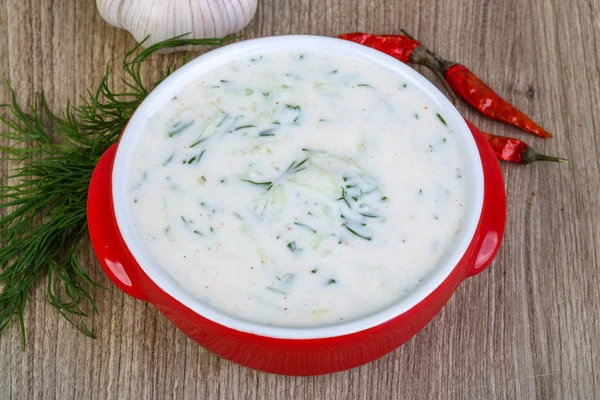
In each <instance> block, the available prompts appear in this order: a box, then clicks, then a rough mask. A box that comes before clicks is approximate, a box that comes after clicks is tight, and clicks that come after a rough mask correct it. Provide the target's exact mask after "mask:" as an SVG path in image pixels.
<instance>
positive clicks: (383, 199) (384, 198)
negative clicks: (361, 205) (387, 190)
mask: <svg viewBox="0 0 600 400" xmlns="http://www.w3.org/2000/svg"><path fill="white" fill-rule="evenodd" d="M388 200H389V199H388V198H387V197H385V196H383V197H382V198H381V201H388Z"/></svg>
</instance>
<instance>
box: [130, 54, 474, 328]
mask: <svg viewBox="0 0 600 400" xmlns="http://www.w3.org/2000/svg"><path fill="white" fill-rule="evenodd" d="M463 159H464V157H463V156H462V154H461V151H460V148H459V146H458V142H457V141H456V140H455V138H454V134H453V127H452V126H449V124H448V123H447V122H446V120H445V119H444V115H442V113H441V111H440V109H439V108H438V106H437V105H436V104H435V103H433V102H432V101H431V100H430V98H429V97H427V96H426V95H425V94H424V93H423V92H421V90H420V89H418V88H417V87H415V86H414V85H412V84H411V83H409V82H406V81H403V79H402V77H401V76H399V75H398V74H396V73H393V72H391V71H389V70H386V69H385V68H384V67H381V66H378V65H376V64H373V63H368V62H365V61H362V60H359V59H355V58H352V57H350V56H345V55H339V54H338V55H336V54H327V53H323V52H319V51H314V52H297V51H276V52H270V53H269V52H266V53H262V54H258V55H254V56H251V57H242V58H239V59H231V60H230V61H229V62H227V63H225V64H223V65H221V66H219V67H218V68H215V69H213V70H211V71H209V72H208V73H205V74H202V75H201V76H198V77H197V78H196V80H194V81H191V82H190V83H189V84H188V85H187V86H186V87H185V88H184V89H183V90H181V91H180V92H179V93H178V94H177V95H176V96H174V97H172V98H171V99H170V101H169V102H168V103H167V104H166V105H165V106H164V107H161V108H160V109H158V110H156V112H155V113H154V114H153V115H151V116H150V117H149V118H148V119H147V120H145V122H144V123H143V126H142V131H141V133H140V134H138V135H137V137H136V139H135V143H134V144H133V146H132V150H131V154H130V161H129V165H128V171H127V173H128V176H127V185H128V186H127V187H128V193H127V196H128V197H127V205H126V208H127V212H128V214H129V215H130V216H131V217H130V218H131V220H132V223H133V226H134V228H135V232H136V235H137V237H138V238H139V239H140V241H141V243H142V245H143V247H144V250H145V251H146V252H147V253H148V254H149V255H150V257H151V258H152V259H153V261H154V262H155V263H156V264H157V265H158V266H159V267H160V268H161V269H162V270H163V271H164V272H165V273H166V274H168V275H169V276H170V277H171V278H172V279H173V281H174V282H176V283H177V284H178V285H179V286H180V287H181V288H182V290H184V291H186V292H187V293H188V294H190V295H191V296H193V297H195V298H196V299H198V300H199V301H201V302H202V303H204V304H205V305H207V306H209V307H213V308H214V309H216V310H219V311H221V312H224V313H226V314H228V315H230V316H232V317H235V318H238V319H241V320H245V321H250V322H255V323H260V324H266V325H272V326H280V327H316V326H327V325H334V324H339V323H343V322H348V321H352V320H356V319H358V318H361V317H364V316H366V315H370V314H373V313H374V312H377V311H380V310H382V309H384V308H386V307H389V306H391V305H393V304H395V303H397V302H398V301H400V300H401V299H402V298H404V297H405V296H407V295H408V294H409V293H411V291H413V290H414V289H415V288H417V287H418V286H419V285H420V282H421V281H422V280H423V279H426V277H427V276H428V274H430V273H432V272H433V271H435V269H436V267H437V266H438V265H439V264H440V263H441V260H443V259H444V257H445V256H446V255H447V253H448V252H449V251H451V250H452V248H453V246H454V244H455V241H456V238H457V236H458V234H459V232H460V231H461V226H462V221H463V219H464V216H465V208H466V206H465V204H464V203H465V202H466V201H467V184H466V182H465V181H466V179H463V172H464V166H465V164H464V161H463Z"/></svg>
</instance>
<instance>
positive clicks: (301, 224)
mask: <svg viewBox="0 0 600 400" xmlns="http://www.w3.org/2000/svg"><path fill="white" fill-rule="evenodd" d="M294 225H298V226H301V227H303V228H306V229H308V230H309V231H311V232H312V233H317V230H316V229H314V228H311V227H310V226H308V225H306V224H303V223H302V222H294Z"/></svg>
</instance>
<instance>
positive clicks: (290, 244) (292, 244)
mask: <svg viewBox="0 0 600 400" xmlns="http://www.w3.org/2000/svg"><path fill="white" fill-rule="evenodd" d="M287 248H288V249H290V250H291V251H292V252H295V251H296V250H298V247H297V246H296V242H289V243H288V244H287Z"/></svg>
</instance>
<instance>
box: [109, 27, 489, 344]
mask: <svg viewBox="0 0 600 400" xmlns="http://www.w3.org/2000/svg"><path fill="white" fill-rule="evenodd" d="M285 50H298V51H311V50H312V51H321V52H335V53H338V54H343V55H346V56H350V57H353V58H357V59H360V60H365V61H369V62H372V63H375V64H378V65H380V66H383V67H385V68H387V69H388V70H390V71H392V72H394V73H396V74H398V75H400V76H402V77H403V78H404V79H405V80H406V81H407V82H410V83H411V84H412V85H414V86H416V87H418V88H420V90H421V91H422V92H423V93H425V95H426V96H428V97H429V98H430V99H431V101H432V102H433V103H435V104H436V105H437V106H439V107H440V109H441V110H442V111H443V115H444V118H445V119H446V121H447V122H448V124H449V125H450V126H452V127H453V128H454V134H455V136H456V140H457V141H458V143H459V145H460V147H461V149H462V151H463V155H464V158H465V167H466V178H467V181H468V184H469V187H468V199H467V212H466V215H465V218H464V221H463V226H462V231H461V233H460V234H459V235H458V238H457V240H456V245H455V247H454V249H453V250H452V251H450V252H449V253H448V254H447V256H446V257H445V259H444V260H443V262H442V263H441V265H439V266H438V268H436V269H435V270H434V271H433V272H432V273H431V274H429V275H428V276H427V277H426V278H425V279H424V280H423V282H422V284H421V285H420V286H419V287H418V288H416V289H415V290H414V291H413V292H412V293H410V294H409V295H407V296H406V297H404V298H403V299H402V300H400V301H398V302H397V303H396V304H394V305H392V306H391V307H388V308H386V309H383V310H381V311H379V312H377V313H374V314H372V315H369V316H367V317H364V318H361V319H357V320H354V321H349V322H345V323H342V324H338V325H333V326H323V327H317V328H284V327H273V326H267V325H260V324H256V323H252V322H248V321H244V320H240V319H237V318H235V317H232V316H230V315H228V314H225V313H223V312H221V311H219V310H217V309H215V308H212V307H210V306H208V305H206V304H203V303H202V302H200V301H199V300H198V299H196V298H194V297H193V296H191V295H190V294H189V293H186V292H185V291H184V290H182V289H181V288H180V287H179V285H178V284H177V283H176V282H175V281H174V280H173V279H171V278H170V277H169V276H168V275H167V274H166V273H165V272H164V271H162V270H161V268H160V267H159V266H158V265H156V263H155V262H154V260H153V259H152V258H151V257H150V256H149V255H148V254H147V253H146V252H145V251H144V246H143V245H142V243H141V241H140V239H139V238H138V237H137V235H136V233H135V229H134V228H133V223H132V219H131V216H130V215H128V213H127V207H126V198H127V192H126V188H127V185H126V178H127V174H126V173H124V172H125V171H128V169H129V168H128V167H129V160H130V155H131V153H132V152H133V151H134V146H132V144H134V143H135V140H136V139H137V136H138V135H139V134H140V133H141V131H142V129H141V127H142V126H143V124H144V121H145V120H146V119H147V118H148V117H149V116H151V115H152V114H154V113H155V112H156V111H157V110H158V109H159V108H160V107H162V106H163V105H164V104H166V103H167V102H168V101H169V100H170V99H171V98H172V97H173V96H174V95H176V94H177V93H178V92H180V91H181V90H182V89H183V88H184V87H185V86H186V85H187V84H188V83H189V82H190V81H192V80H195V79H197V78H198V77H199V76H201V75H202V74H204V73H206V72H207V71H210V70H212V69H215V68H218V67H219V66H220V65H223V64H226V63H228V62H229V61H230V60H231V59H233V58H240V57H246V56H251V55H255V54H259V53H260V54H264V53H269V52H278V51H285ZM112 188H113V205H114V209H115V214H116V218H117V223H118V226H119V229H120V231H121V234H122V236H123V239H124V240H125V243H126V244H127V247H128V248H129V250H130V251H131V253H132V254H133V256H134V257H135V258H136V260H137V261H138V263H139V264H140V266H141V268H142V269H143V270H144V272H145V273H146V274H147V275H148V277H150V279H152V280H153V281H154V282H155V283H156V284H157V285H158V286H159V287H160V288H161V289H163V290H164V291H165V292H167V293H169V294H170V295H171V296H172V297H174V298H175V299H177V300H178V301H179V302H181V303H182V304H184V305H185V306H187V307H189V308H190V309H192V310H193V311H195V312H196V313H198V314H200V315H202V316H203V317H205V318H207V319H209V320H212V321H214V322H216V323H219V324H221V325H224V326H227V327H229V328H233V329H236V330H239V331H244V332H249V333H253V334H257V335H262V336H267V337H276V338H285V339H313V338H323V337H334V336H340V335H346V334H350V333H354V332H358V331H361V330H364V329H368V328H371V327H373V326H377V325H379V324H381V323H384V322H386V321H389V320H390V319H392V318H394V317H396V316H398V315H400V314H402V313H404V312H406V311H407V310H410V309H411V308H412V307H414V306H415V305H416V304H418V303H419V302H421V301H422V300H423V299H424V298H425V297H427V295H429V294H430V293H431V292H433V291H434V290H435V289H436V288H437V287H438V286H439V285H440V284H441V283H442V282H443V281H444V280H445V279H446V278H447V277H448V275H449V274H450V273H451V272H452V270H453V269H454V268H455V266H456V265H457V263H458V262H459V260H460V259H461V258H462V256H463V255H464V253H465V251H466V250H467V247H468V246H469V244H470V242H471V240H472V238H473V236H474V234H475V230H476V228H477V223H478V221H479V216H480V214H481V209H482V203H483V170H482V165H481V159H480V157H479V152H478V149H477V146H476V144H475V141H474V140H473V137H472V134H471V131H470V130H469V128H468V126H467V124H466V122H465V120H464V119H463V118H462V117H461V115H460V114H459V112H458V111H457V110H456V108H454V106H453V105H452V104H451V103H450V102H449V101H448V99H447V98H446V97H445V96H444V95H443V94H442V93H441V92H440V91H439V90H438V89H437V88H436V87H435V86H434V85H433V84H431V83H430V82H429V81H428V80H427V79H426V78H424V77H423V76H422V75H420V74H419V73H417V72H416V71H415V70H413V69H412V68H410V67H408V66H407V65H405V64H404V63H402V62H400V61H398V60H396V59H394V58H392V57H390V56H387V55H385V54H384V53H381V52H379V51H376V50H373V49H371V48H368V47H365V46H362V45H358V44H356V43H352V42H348V41H344V40H340V39H334V38H328V37H320V36H305V35H294V36H278V37H267V38H261V39H254V40H247V41H243V42H238V43H234V44H231V45H228V46H224V47H221V48H219V49H216V50H213V51H210V52H208V53H206V54H204V55H202V56H200V57H198V58H196V59H194V60H192V61H190V62H189V63H188V64H186V65H185V66H183V67H181V68H180V69H178V70H177V71H176V72H175V73H173V74H172V75H171V76H169V77H168V78H167V79H165V81H163V82H162V83H161V84H160V85H159V86H158V87H157V88H156V89H155V90H154V91H152V93H150V95H149V96H148V97H147V98H146V99H145V100H144V102H143V103H142V104H141V106H140V107H139V108H138V109H137V110H136V112H135V113H134V115H133V117H132V118H131V120H130V121H129V124H128V126H127V128H126V129H125V132H124V133H123V136H122V138H121V141H120V144H119V147H118V150H117V154H116V157H115V161H114V169H113V175H112Z"/></svg>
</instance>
